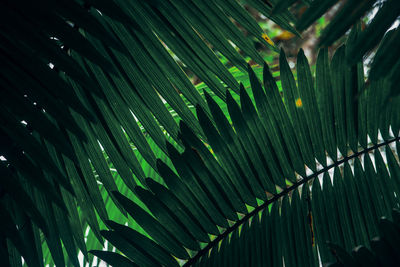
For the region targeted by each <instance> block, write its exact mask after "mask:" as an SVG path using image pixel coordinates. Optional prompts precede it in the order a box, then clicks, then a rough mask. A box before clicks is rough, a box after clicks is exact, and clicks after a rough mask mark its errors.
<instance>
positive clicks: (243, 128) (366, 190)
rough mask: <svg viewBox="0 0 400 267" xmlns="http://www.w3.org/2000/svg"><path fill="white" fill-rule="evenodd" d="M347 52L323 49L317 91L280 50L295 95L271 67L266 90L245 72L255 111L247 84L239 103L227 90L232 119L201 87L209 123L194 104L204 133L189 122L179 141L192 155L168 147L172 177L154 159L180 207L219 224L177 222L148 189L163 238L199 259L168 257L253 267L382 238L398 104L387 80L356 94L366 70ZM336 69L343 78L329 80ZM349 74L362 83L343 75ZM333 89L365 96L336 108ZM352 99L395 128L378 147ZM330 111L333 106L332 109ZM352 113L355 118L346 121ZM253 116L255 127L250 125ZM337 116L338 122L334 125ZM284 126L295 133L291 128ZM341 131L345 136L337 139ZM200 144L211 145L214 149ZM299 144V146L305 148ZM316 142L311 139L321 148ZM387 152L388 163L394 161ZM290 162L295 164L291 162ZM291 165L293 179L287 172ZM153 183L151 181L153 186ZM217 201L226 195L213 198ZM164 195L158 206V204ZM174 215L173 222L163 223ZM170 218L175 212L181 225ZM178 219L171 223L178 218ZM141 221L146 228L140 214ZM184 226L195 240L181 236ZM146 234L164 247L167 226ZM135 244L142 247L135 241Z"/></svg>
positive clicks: (394, 179) (304, 262)
mask: <svg viewBox="0 0 400 267" xmlns="http://www.w3.org/2000/svg"><path fill="white" fill-rule="evenodd" d="M350 40H351V39H350ZM345 49H346V48H345V47H342V48H339V50H338V51H337V52H336V54H335V55H334V57H333V59H332V61H331V62H329V60H328V58H327V51H326V50H321V51H320V54H319V57H318V64H317V70H316V77H315V78H316V84H317V86H316V87H314V81H313V77H312V76H311V72H310V69H309V67H308V63H307V59H306V58H305V57H304V54H303V53H302V51H300V52H299V55H298V61H297V72H298V74H297V80H298V87H297V86H296V83H295V82H294V81H293V80H291V79H293V78H291V77H292V76H291V75H292V74H291V73H288V72H289V69H288V68H287V67H285V66H287V63H286V60H285V57H284V54H283V52H282V53H281V65H282V66H283V68H281V77H282V79H283V80H282V85H283V92H285V96H286V94H288V95H289V97H287V98H286V97H285V98H284V99H282V97H281V96H280V95H279V94H278V89H277V87H276V85H275V81H274V80H273V78H272V76H271V75H270V73H269V70H268V67H267V66H265V68H264V75H263V77H264V88H262V86H261V84H260V83H259V81H258V79H257V78H256V76H255V75H254V73H252V71H251V69H250V80H251V81H252V90H253V96H254V97H255V101H254V102H255V106H256V108H257V111H256V110H255V109H254V106H253V100H251V99H249V98H248V96H247V94H246V91H245V89H244V88H243V87H242V89H241V99H240V100H241V102H242V98H243V101H244V102H242V103H243V104H242V107H239V105H238V104H237V103H236V102H235V100H234V99H233V98H232V97H231V96H230V93H229V92H227V103H226V105H227V106H228V111H229V114H230V118H231V119H232V122H233V125H232V126H233V127H232V126H231V125H230V124H229V122H228V120H227V119H226V118H225V117H224V115H223V113H222V111H221V110H220V109H219V107H218V105H217V104H216V103H215V102H214V100H213V99H212V97H210V96H209V95H208V94H206V100H207V102H208V104H209V110H210V113H211V115H212V119H213V120H211V118H209V117H208V116H207V114H206V113H205V112H204V111H203V110H202V108H201V107H200V106H197V108H196V111H197V117H198V119H199V122H200V126H201V127H202V130H203V132H204V135H205V137H206V139H205V140H203V141H202V140H200V139H198V138H197V137H196V136H195V135H194V133H193V132H192V131H191V130H190V129H189V128H188V126H187V125H185V124H184V123H181V124H180V132H181V133H180V138H181V140H182V143H183V144H184V146H185V151H184V152H183V153H182V154H179V153H178V152H177V151H176V150H174V149H173V148H172V146H170V147H171V148H170V149H169V156H170V158H171V161H172V163H173V164H174V166H175V169H176V170H177V174H175V173H174V171H173V169H170V168H168V167H167V166H165V165H163V164H161V163H160V164H159V165H158V168H159V172H160V173H161V176H162V177H163V178H164V181H165V182H166V184H167V186H168V188H169V190H170V193H171V194H174V195H175V196H176V197H177V198H178V199H181V201H182V202H181V203H182V204H183V207H182V209H187V210H189V211H194V210H198V211H200V210H201V211H203V212H204V213H205V216H206V217H208V218H209V220H210V221H211V223H213V224H215V226H217V227H218V232H217V233H215V232H214V230H211V229H210V230H211V231H210V230H207V229H208V228H209V226H208V224H209V222H207V224H205V223H204V218H202V216H203V215H200V214H199V213H197V214H194V213H192V214H191V215H190V218H191V220H185V221H184V220H180V219H178V218H176V217H175V212H173V211H172V210H171V207H170V208H169V209H168V208H167V207H166V206H164V205H163V204H161V203H162V201H161V199H159V200H157V199H158V197H159V195H158V194H154V193H155V192H154V191H153V192H151V191H147V193H146V195H147V197H146V198H152V199H154V201H151V202H148V201H147V202H146V201H145V204H146V206H147V207H148V208H149V209H150V211H151V213H152V214H153V215H154V216H155V219H156V220H158V221H159V222H161V223H162V222H163V225H164V226H165V229H164V231H165V234H167V235H171V236H174V239H173V240H176V241H177V242H178V244H180V245H181V246H183V247H185V248H186V249H187V251H189V255H192V256H191V257H190V258H187V257H186V255H185V257H183V256H184V255H181V253H180V252H178V251H171V250H170V253H171V255H173V256H174V257H177V258H178V259H181V260H186V259H187V261H186V262H185V265H199V266H214V265H215V266H227V265H229V264H230V263H239V262H242V263H243V264H244V265H249V264H250V265H251V266H253V265H254V266H265V265H268V264H271V265H274V266H275V265H276V266H282V265H283V262H284V263H285V265H286V264H288V265H289V266H295V265H299V266H318V265H319V259H318V254H319V255H320V259H321V261H322V263H328V262H330V261H333V260H334V256H333V255H332V254H331V253H330V248H329V246H328V243H329V242H330V243H334V244H339V245H340V246H343V247H344V248H346V249H351V248H352V247H354V246H356V245H365V246H367V245H368V242H369V240H370V239H372V238H374V237H375V236H376V235H377V234H378V220H379V218H380V217H382V216H387V217H388V218H391V216H392V215H391V209H392V208H393V207H398V206H399V205H400V202H399V199H398V193H399V189H400V187H399V186H398V185H399V182H400V181H399V180H398V179H399V177H398V175H397V174H398V172H399V170H400V166H399V164H398V162H397V161H396V160H395V157H394V155H393V146H394V145H395V144H399V137H398V134H399V132H398V131H395V132H391V131H390V128H391V129H393V127H392V125H397V124H398V118H397V116H396V115H395V114H396V113H398V104H396V103H390V102H389V103H388V102H385V94H390V87H389V86H387V83H386V86H384V84H385V83H381V85H382V86H381V87H380V90H381V92H382V93H383V94H384V95H383V96H382V97H380V98H379V99H380V100H376V90H373V89H372V88H368V89H366V90H365V91H361V88H363V83H364V78H363V75H362V73H360V72H359V71H357V70H355V71H354V72H352V71H351V69H350V70H349V71H347V72H345V71H342V67H345V66H346V65H337V64H341V63H342V64H343V63H344V59H345V53H343V52H344V51H345ZM360 75H361V76H360ZM332 77H335V78H336V79H337V80H336V81H342V82H341V83H335V84H334V85H332ZM349 79H352V80H353V81H355V82H347V81H348V80H349ZM338 86H342V87H344V88H341V91H342V95H341V96H340V97H342V98H343V97H344V98H345V99H346V96H348V97H349V99H352V98H351V95H352V94H354V91H355V92H361V93H360V94H361V96H362V97H359V98H358V99H357V102H356V103H353V102H352V105H353V106H350V104H347V103H346V104H345V105H343V104H342V102H340V103H341V105H338V104H337V103H338V102H339V101H336V100H335V97H329V98H328V97H326V96H325V95H324V94H327V95H328V96H329V95H331V96H333V95H334V92H333V90H338V89H339V88H338ZM293 90H295V92H293ZM297 90H298V91H297ZM359 90H360V91H359ZM293 95H296V96H297V97H293ZM267 96H268V97H267ZM370 97H374V98H375V99H374V101H376V102H374V104H373V105H370V104H369V103H371V102H370V101H371V100H372V99H370ZM246 99H249V100H246ZM246 101H247V102H246ZM288 101H293V102H294V103H293V102H292V104H290V103H289V102H288ZM383 103H385V105H386V106H384V105H383ZM293 104H294V105H293ZM290 105H293V106H292V107H291V108H290ZM392 105H393V106H392ZM396 105H397V107H396ZM246 106H247V107H246ZM354 106H356V107H357V106H363V107H364V109H367V110H368V109H373V110H374V114H376V116H377V117H376V119H377V121H378V122H380V123H379V124H380V125H379V127H378V129H379V131H380V132H387V133H388V135H384V134H382V138H381V137H379V138H378V139H377V142H373V143H368V142H366V141H363V140H362V139H363V138H366V136H367V135H368V136H369V135H370V133H369V130H368V129H369V128H368V127H367V124H368V117H367V116H366V114H365V113H364V112H363V111H364V109H360V108H354ZM249 107H252V108H250V109H249ZM327 108H328V109H330V111H328V112H327V113H326V109H327ZM392 108H394V110H397V111H396V112H394V113H391V112H392V111H394V110H392ZM252 110H253V111H252ZM334 111H335V112H336V113H334ZM246 113H247V114H246ZM251 114H252V116H250V115H251ZM300 114H301V116H300ZM336 114H345V115H344V116H335V115H336ZM390 114H391V115H390ZM349 116H352V117H351V119H349ZM364 116H366V118H365V117H364ZM324 118H326V119H328V120H329V121H331V122H333V123H332V124H330V126H327V124H326V123H316V122H318V121H320V120H323V119H324ZM343 118H346V119H345V120H343ZM294 119H299V122H298V123H299V124H303V125H305V127H303V128H301V129H302V130H301V133H300V134H304V135H305V136H307V138H309V139H308V140H312V141H311V144H310V142H308V143H306V141H303V140H304V139H303V138H304V137H302V138H299V137H295V134H294V129H295V128H293V126H294V123H293V121H294ZM254 120H257V123H252V121H254ZM277 120H279V124H278V123H277ZM382 121H385V122H384V123H383V122H382ZM263 122H264V123H263ZM381 122H382V123H381ZM214 123H215V126H214ZM336 124H340V125H342V126H341V127H338V128H334V127H332V126H331V125H336ZM256 126H258V127H256ZM381 127H382V128H381ZM289 129H292V130H291V131H293V132H292V133H290V130H289ZM370 129H373V132H372V133H371V134H372V135H374V134H375V130H374V129H375V128H374V127H372V128H370ZM362 130H364V131H366V132H362ZM313 131H314V133H312V132H313ZM296 133H298V131H297V132H296ZM315 133H318V134H317V135H316V134H315ZM255 134H257V135H260V136H264V138H265V139H266V141H268V149H269V153H270V155H271V156H270V158H269V159H268V160H266V157H265V156H264V155H265V154H263V152H262V149H261V146H260V145H259V144H258V142H256V141H255V137H254V135H255ZM393 134H394V135H393ZM338 135H344V136H343V137H342V139H337V136H338ZM260 139H261V138H257V140H260ZM338 141H339V142H340V144H341V146H340V147H341V149H340V150H339V151H340V154H339V152H337V149H338V148H340V147H339V146H336V143H337V142H338ZM204 142H207V146H205V144H204ZM299 142H304V143H303V144H302V146H300V144H299ZM312 142H316V144H315V146H313V145H312ZM279 144H280V145H279ZM363 144H364V145H363ZM365 144H366V145H365ZM208 145H209V147H208ZM305 146H308V147H309V149H308V150H307V151H302V153H300V151H299V150H300V147H305ZM383 148H385V150H384V151H383V150H382V149H383ZM210 149H212V152H211V151H210ZM296 149H297V151H296ZM291 151H292V152H291ZM295 151H296V152H295ZM291 153H292V154H291ZM341 153H343V154H341ZM395 154H396V153H395ZM191 155H192V156H191ZM303 155H304V158H303V157H302V156H303ZM383 155H384V156H385V158H386V159H387V166H386V163H385V161H384V160H383V157H382V156H383ZM371 157H372V158H371ZM308 158H311V159H316V160H317V162H312V163H311V165H310V166H308V163H307V161H306V160H305V159H308ZM295 160H297V161H299V160H300V162H299V163H297V164H296V161H295ZM198 165H200V166H201V167H197V166H198ZM351 166H353V167H351ZM277 167H278V170H276V171H277V172H278V174H279V176H274V174H275V172H272V170H273V169H276V168H277ZM307 167H308V168H307ZM284 168H286V170H284ZM306 169H307V172H306ZM313 169H314V170H313ZM311 170H313V171H311ZM284 171H286V172H287V173H288V174H289V175H285V174H284ZM171 179H172V180H171ZM281 179H283V182H282V181H281ZM152 184H154V185H153V186H152V188H154V186H155V185H156V184H157V183H156V182H152ZM173 184H176V185H178V184H179V186H176V185H175V186H174V185H173ZM215 187H216V188H217V189H218V192H217V193H215V189H214V188H215ZM163 188H164V190H168V189H167V188H165V187H163ZM260 189H261V191H260ZM140 191H141V192H142V193H140V194H139V195H143V194H144V192H146V190H145V189H140ZM166 192H167V191H166ZM233 196H235V197H234V198H232V197H233ZM219 197H220V198H221V199H220V200H217V198H219ZM119 199H120V200H121V201H123V203H126V204H124V205H125V206H126V207H130V206H131V205H134V204H133V203H132V202H130V200H128V199H126V198H125V197H123V196H122V195H119ZM233 199H235V200H233ZM158 201H160V204H156V203H157V202H158ZM129 203H131V204H129ZM182 204H179V207H181V205H182ZM156 205H159V206H158V207H156ZM243 205H245V210H243V208H242V207H243ZM224 207H225V208H224ZM230 210H233V211H234V214H235V213H236V215H234V214H232V213H231V211H230ZM136 212H138V211H136ZM130 215H131V216H132V218H133V219H135V218H136V216H138V215H136V214H135V212H134V211H133V210H132V212H130ZM167 217H170V219H169V220H166V218H167ZM172 218H176V219H175V222H174V221H173V220H172ZM174 223H175V224H176V225H171V224H174ZM139 224H141V226H142V227H146V226H147V225H146V223H145V222H142V223H139ZM194 224H195V225H196V228H195V227H194V226H193V225H194ZM198 227H200V228H202V229H203V230H202V231H201V232H203V231H205V232H206V233H208V234H209V235H210V237H211V238H210V241H206V240H203V238H197V237H195V236H197V235H198V234H199V233H200V232H199V229H198ZM196 229H197V230H196ZM184 233H185V235H189V236H190V237H189V236H188V237H186V238H184V236H183V234H184ZM195 233H197V234H195ZM121 234H122V233H121ZM150 236H151V238H152V239H153V240H154V241H155V242H157V243H159V244H160V245H163V244H164V242H165V240H164V237H162V236H160V233H158V234H157V235H152V234H150ZM127 240H129V238H127ZM179 240H182V241H179ZM190 240H191V241H190ZM193 240H197V242H198V243H199V246H200V247H199V248H195V246H194V244H191V243H190V242H192V241H193ZM205 241H206V242H205ZM204 242H205V243H204ZM327 242H328V243H327ZM189 243H190V244H189ZM136 246H137V248H141V249H144V248H143V247H141V245H140V244H136ZM117 248H118V247H117ZM121 249H122V247H121ZM132 260H134V259H132ZM159 264H161V265H162V264H163V262H162V261H160V262H159Z"/></svg>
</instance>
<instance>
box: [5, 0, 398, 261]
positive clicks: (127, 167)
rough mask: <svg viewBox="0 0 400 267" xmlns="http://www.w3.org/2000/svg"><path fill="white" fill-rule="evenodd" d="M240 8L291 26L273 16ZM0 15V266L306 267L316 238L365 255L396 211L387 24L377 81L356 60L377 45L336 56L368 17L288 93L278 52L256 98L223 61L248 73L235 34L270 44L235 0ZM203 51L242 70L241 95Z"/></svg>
mask: <svg viewBox="0 0 400 267" xmlns="http://www.w3.org/2000/svg"><path fill="white" fill-rule="evenodd" d="M246 2H247V3H248V4H249V5H251V6H253V7H255V8H256V9H257V10H259V11H260V12H262V13H263V14H265V15H266V16H267V17H269V18H270V19H272V20H273V21H275V22H276V23H278V24H279V25H280V26H282V27H284V28H285V29H287V30H289V31H291V32H293V34H298V32H297V31H296V30H295V29H294V28H293V26H291V25H293V22H295V19H294V18H293V16H292V15H291V14H290V12H288V11H287V10H286V11H284V12H281V11H280V10H282V7H279V6H277V7H276V10H275V11H279V12H281V13H278V14H274V13H271V12H272V11H273V6H272V5H270V4H268V3H266V2H263V1H258V0H251V1H250V0H248V1H246ZM272 2H273V4H275V3H279V2H278V1H272ZM282 2H283V1H282ZM291 2H293V1H291ZM314 2H319V1H313V2H312V3H311V6H310V10H312V8H315V6H314ZM330 2H332V1H330ZM348 2H349V3H352V2H354V1H348ZM388 3H390V5H391V6H390V7H396V8H398V5H395V2H393V1H387V3H386V2H385V3H384V5H388ZM363 5H364V4H363ZM0 7H1V8H0V13H1V15H2V16H0V17H1V19H2V24H1V25H2V28H1V30H0V58H1V60H2V65H3V67H2V72H1V73H0V88H1V92H2V95H3V96H4V97H2V98H1V100H0V101H1V103H2V105H1V106H0V122H1V123H0V135H1V138H0V142H1V143H0V155H1V156H2V157H3V160H2V161H0V170H1V176H2V179H1V180H0V186H1V187H0V195H1V202H0V209H1V216H2V220H1V229H2V231H1V236H0V237H1V246H0V248H1V249H0V251H1V253H0V254H1V262H2V263H4V265H11V266H21V265H22V259H23V261H24V263H25V264H27V265H28V266H43V264H44V263H45V264H56V265H57V266H64V265H73V266H79V265H80V263H79V260H78V257H77V255H78V251H80V252H81V253H82V255H83V258H84V259H85V260H86V261H87V262H89V263H90V264H92V262H93V256H92V254H94V255H96V256H97V257H99V258H101V259H103V260H104V261H106V262H109V263H110V264H112V265H114V266H125V265H128V266H132V265H135V264H136V265H139V266H142V265H146V266H147V265H151V266H154V265H168V266H170V265H171V266H173V265H179V264H186V265H190V264H204V265H207V266H208V265H212V264H214V265H224V264H229V263H232V264H234V263H238V262H239V260H240V261H242V263H244V264H245V265H257V264H259V265H265V264H266V263H268V262H270V263H272V264H274V265H275V264H276V265H281V264H282V263H283V262H284V263H285V265H286V266H291V265H296V264H298V265H308V266H311V265H317V264H318V262H319V260H318V255H320V258H321V261H322V262H323V263H325V262H329V261H332V260H333V259H334V258H333V257H332V256H331V255H330V254H329V252H328V247H327V243H326V241H331V242H333V243H335V244H337V245H340V246H343V247H344V248H345V249H347V250H349V249H351V248H352V247H354V246H356V245H364V246H367V247H368V244H369V243H368V240H369V239H371V238H373V237H374V236H375V235H377V234H378V226H377V225H378V219H379V218H380V217H381V216H383V215H384V216H387V217H388V218H391V212H390V211H391V209H392V208H393V207H398V205H399V201H398V196H399V194H400V191H399V189H400V181H399V179H400V175H399V164H398V162H397V159H396V157H398V150H399V148H398V146H399V127H400V126H399V125H400V122H399V117H398V114H399V108H400V105H399V99H398V97H395V95H396V93H397V90H398V88H397V87H396V83H395V81H396V80H394V79H395V78H396V79H397V78H398V76H396V75H395V74H396V73H397V72H398V70H399V69H400V68H398V66H397V65H398V57H391V58H390V59H386V58H384V57H383V55H385V54H386V53H387V51H388V49H390V48H391V47H393V44H395V43H396V42H397V41H398V40H397V39H398V29H395V30H393V31H391V32H389V33H387V34H386V38H384V41H383V42H382V43H381V44H380V48H379V50H378V52H377V53H376V58H379V57H378V56H380V58H381V60H384V63H385V64H383V63H382V64H383V65H382V66H384V67H385V68H384V69H386V70H390V71H386V72H385V73H383V72H380V73H378V71H380V70H378V71H376V70H375V71H374V73H378V74H376V75H375V78H374V79H370V80H368V81H367V82H366V81H365V78H364V75H363V66H362V63H361V62H360V59H361V56H362V54H363V53H365V52H366V51H367V50H368V49H371V48H372V46H373V45H376V44H377V42H374V43H373V44H369V46H368V48H367V50H365V51H363V52H362V51H361V52H360V53H361V54H357V57H356V60H355V61H350V62H348V59H351V58H352V55H353V53H354V49H355V48H354V47H362V46H363V45H364V44H365V43H363V42H361V43H360V42H359V40H360V38H361V37H362V36H364V35H365V32H367V31H368V30H369V29H372V28H373V27H377V25H378V23H377V22H376V23H371V24H370V25H369V26H368V28H367V30H365V31H363V32H360V30H359V29H358V30H354V31H353V33H352V34H351V35H350V37H349V40H348V45H347V46H346V47H344V46H343V47H341V48H340V49H339V50H338V51H336V53H335V55H334V57H333V59H332V62H331V63H330V62H329V59H328V51H327V50H326V49H323V50H321V52H320V54H319V57H318V61H317V66H316V75H315V76H316V77H315V79H316V84H315V85H314V82H313V77H312V74H311V71H310V68H309V66H308V63H307V59H306V58H305V56H304V54H303V53H302V52H300V53H299V55H298V63H297V68H296V72H297V83H296V79H295V78H294V77H293V75H292V72H291V71H290V68H289V66H288V64H287V62H286V59H285V55H284V53H283V51H281V54H280V79H281V81H280V83H281V86H280V85H279V87H278V85H276V84H275V80H274V78H273V76H272V74H271V72H270V71H269V68H268V66H267V65H265V66H264V72H263V80H264V87H265V90H264V89H263V88H262V86H261V84H260V83H259V81H258V79H257V76H256V75H255V74H254V72H253V70H252V69H251V68H249V67H248V66H247V64H246V61H245V60H244V57H243V56H242V54H241V53H243V54H245V55H246V56H250V57H251V58H252V59H253V60H254V61H255V62H257V63H258V64H261V65H262V64H263V59H262V57H260V55H259V54H258V53H257V51H256V50H255V49H254V47H253V44H252V42H253V41H255V40H257V41H259V42H262V43H264V44H265V45H266V46H268V47H270V48H272V49H273V50H277V48H276V47H275V46H274V44H273V43H272V42H271V40H270V39H269V38H268V36H267V35H266V34H265V33H264V32H263V31H262V29H261V28H260V27H259V26H258V25H257V23H256V22H255V21H254V20H253V19H252V18H251V16H250V15H249V13H247V12H246V11H245V9H244V8H243V6H242V5H241V4H239V3H238V2H236V0H229V1H225V0H224V1H219V0H214V1H196V0H193V1H182V0H170V1H157V0H155V1H123V0H114V1H65V0H61V1H47V0H46V1H40V2H39V3H36V2H35V3H33V2H30V1H25V0H18V1H14V0H13V1H2V2H1V3H0ZM278 7H279V8H278ZM367 7H368V6H367ZM364 10H366V9H365V8H364ZM381 10H385V12H386V13H388V12H389V13H390V14H392V12H398V11H396V10H398V9H393V8H388V7H386V8H385V9H384V8H382V9H381ZM393 10H394V11H393ZM380 12H381V11H380ZM386 13H384V14H386ZM199 14H200V15H199ZM378 14H381V13H378ZM361 15H362V14H361V13H360V14H358V13H357V16H358V17H357V16H355V17H354V18H359V17H360V16H361ZM377 18H380V19H381V20H382V19H383V17H382V15H379V16H376V18H375V19H376V20H378V19H377ZM386 19H387V20H388V21H389V20H392V21H393V20H394V19H393V16H390V17H387V18H386ZM232 20H234V21H235V22H237V23H239V24H240V25H241V27H242V28H244V29H245V30H246V31H247V32H248V34H249V35H251V36H252V38H253V40H251V39H250V38H248V37H245V36H244V35H243V33H242V32H241V31H240V30H239V29H238V26H236V25H235V24H234V23H233V22H232ZM354 21H355V19H353V17H352V20H351V23H350V24H353V22H354ZM374 21H375V20H374ZM378 22H379V21H378ZM335 23H338V22H335ZM350 24H348V25H347V24H346V25H345V28H346V27H347V28H348V26H349V25H350ZM384 25H386V26H384V27H383V28H385V27H386V28H388V22H387V23H386V24H384ZM347 28H346V29H347ZM383 28H382V27H381V28H379V29H381V31H384V30H382V29H383ZM386 28H385V29H386ZM355 29H356V27H355ZM369 31H370V30H369ZM343 33H344V31H341V32H340V34H336V35H335V36H334V39H335V38H336V39H337V38H338V37H339V35H341V34H343ZM323 36H324V35H323ZM325 36H326V35H325ZM378 37H379V36H378ZM380 37H381V36H380ZM380 37H379V38H378V39H380ZM363 38H364V37H363ZM331 41H332V40H331ZM355 44H357V46H356V45H355ZM363 49H365V48H363ZM238 50H240V52H241V53H239V52H238ZM170 51H172V52H173V54H172V55H171V54H170ZM395 51H397V50H395ZM357 52H359V51H357ZM215 53H220V54H222V55H223V56H225V57H226V58H227V59H228V60H229V61H230V62H231V63H232V64H233V65H235V66H236V67H237V70H239V71H242V72H248V73H249V77H250V83H251V91H249V90H247V89H246V88H245V87H244V86H242V85H239V83H238V82H237V81H236V79H235V78H234V76H233V75H232V72H229V71H228V69H227V68H226V67H225V66H224V65H223V64H221V62H220V61H219V60H218V58H217V57H216V56H215ZM360 55H361V56H360ZM177 58H178V59H179V60H177ZM177 62H178V63H179V64H184V66H185V67H187V68H189V69H190V70H191V71H193V72H194V73H195V74H196V75H197V76H198V77H200V79H201V80H203V81H204V82H205V84H206V85H207V88H209V89H207V90H205V92H204V93H203V94H201V92H200V91H199V90H198V89H197V88H195V87H194V86H193V85H192V84H191V83H190V81H189V80H188V79H187V76H186V75H185V73H184V72H183V71H182V69H181V67H182V65H179V64H177ZM376 64H378V63H376ZM389 68H390V69H389ZM375 69H376V67H375ZM372 70H374V67H373V68H372ZM372 73H373V72H372V71H371V75H372ZM383 74H387V75H383ZM281 91H282V92H281ZM281 94H282V95H281ZM202 95H204V97H203V96H202ZM282 97H283V98H282ZM235 99H236V100H240V106H239V105H238V104H237V102H236V100H235ZM216 101H217V102H218V103H217V102H216ZM225 101H226V105H225ZM254 103H255V104H256V107H254ZM192 107H196V111H195V112H194V110H193V108H192ZM195 115H196V116H195ZM196 117H197V118H196ZM178 121H180V122H179V126H178V124H177V122H178ZM368 138H369V139H370V140H369V139H368ZM395 145H397V153H396V152H395V149H394V146H395ZM383 147H385V153H384V154H383V155H384V159H383V158H382V153H381V150H380V148H383ZM369 153H373V156H372V154H371V155H369ZM360 156H362V157H361V158H360ZM371 157H372V159H371ZM386 165H387V166H386ZM374 166H375V169H374ZM352 169H353V170H354V171H352ZM333 170H334V171H333ZM375 170H376V171H375ZM353 172H354V174H353ZM318 176H323V178H322V179H317V177H318ZM330 176H332V178H330ZM148 177H150V178H148ZM332 181H333V183H332ZM321 182H322V186H321V184H320V183H321ZM366 185H367V186H366ZM368 200H369V201H370V202H368ZM326 208H328V209H327V210H326ZM328 212H329V213H328ZM128 214H129V215H130V216H131V217H132V218H133V219H134V221H133V220H131V219H130V218H129V217H128ZM327 216H331V217H332V219H329V220H327V218H328V217H327ZM393 218H394V217H393ZM106 228H108V229H110V230H104V229H106ZM384 238H387V237H386V236H385V237H384ZM103 244H106V247H105V248H106V249H107V250H108V251H103V249H104V248H103ZM111 244H112V245H111ZM115 248H117V249H118V251H119V252H116V250H115ZM87 249H91V250H92V251H91V253H88V251H87ZM372 249H374V247H372ZM337 250H338V249H337ZM363 251H364V250H363ZM235 257H236V258H235ZM43 259H44V262H43Z"/></svg>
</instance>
